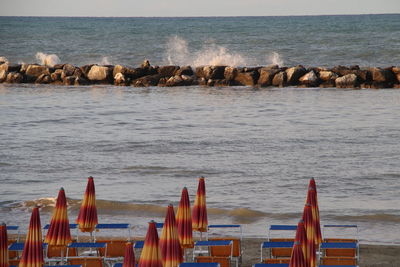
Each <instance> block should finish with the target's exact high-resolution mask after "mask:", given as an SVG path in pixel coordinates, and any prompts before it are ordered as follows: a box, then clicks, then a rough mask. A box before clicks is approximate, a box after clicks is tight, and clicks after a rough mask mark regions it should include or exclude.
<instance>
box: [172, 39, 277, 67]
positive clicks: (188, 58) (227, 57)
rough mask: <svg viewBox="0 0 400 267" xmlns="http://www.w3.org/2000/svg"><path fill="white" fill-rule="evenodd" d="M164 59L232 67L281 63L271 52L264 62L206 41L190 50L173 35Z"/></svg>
mask: <svg viewBox="0 0 400 267" xmlns="http://www.w3.org/2000/svg"><path fill="white" fill-rule="evenodd" d="M166 46H167V50H166V55H165V61H166V62H167V64H170V65H179V66H185V65H190V66H193V67H198V66H205V65H213V66H216V65H225V66H232V67H239V66H251V65H265V64H266V65H270V64H274V65H283V59H282V57H281V56H280V55H279V54H278V53H277V52H273V53H271V54H270V55H267V56H266V57H265V62H257V61H256V60H252V59H249V58H246V57H245V56H243V55H241V54H240V53H237V52H232V51H230V50H229V49H228V48H226V47H224V46H220V45H217V44H215V43H214V42H213V41H208V42H206V43H204V44H203V46H202V47H201V48H200V50H198V51H190V49H189V45H188V42H187V41H186V40H184V39H182V38H180V37H179V36H177V35H175V36H173V37H171V38H169V39H168V41H167V45H166Z"/></svg>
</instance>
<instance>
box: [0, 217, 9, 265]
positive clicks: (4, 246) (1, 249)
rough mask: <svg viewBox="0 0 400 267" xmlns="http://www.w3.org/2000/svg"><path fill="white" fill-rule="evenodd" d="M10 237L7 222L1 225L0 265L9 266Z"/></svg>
mask: <svg viewBox="0 0 400 267" xmlns="http://www.w3.org/2000/svg"><path fill="white" fill-rule="evenodd" d="M8 266H9V264H8V238H7V226H6V224H5V223H2V224H1V225H0V267H8Z"/></svg>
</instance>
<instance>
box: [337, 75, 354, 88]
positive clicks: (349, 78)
mask: <svg viewBox="0 0 400 267" xmlns="http://www.w3.org/2000/svg"><path fill="white" fill-rule="evenodd" d="M335 84H336V87H337V88H356V87H358V86H359V81H358V77H357V75H355V74H354V73H352V74H347V75H345V76H342V77H339V78H337V79H336V80H335Z"/></svg>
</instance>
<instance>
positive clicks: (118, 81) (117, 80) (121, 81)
mask: <svg viewBox="0 0 400 267" xmlns="http://www.w3.org/2000/svg"><path fill="white" fill-rule="evenodd" d="M114 84H115V85H126V79H125V75H124V74H122V73H121V72H118V73H117V74H115V76H114Z"/></svg>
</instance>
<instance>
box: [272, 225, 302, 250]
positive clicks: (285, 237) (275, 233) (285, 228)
mask: <svg viewBox="0 0 400 267" xmlns="http://www.w3.org/2000/svg"><path fill="white" fill-rule="evenodd" d="M296 230H297V225H283V224H282V225H281V224H273V225H270V226H269V228H268V241H269V242H294V236H295V235H296ZM291 255H292V247H290V248H288V247H271V248H270V258H282V257H283V258H287V257H289V258H290V256H291Z"/></svg>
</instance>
